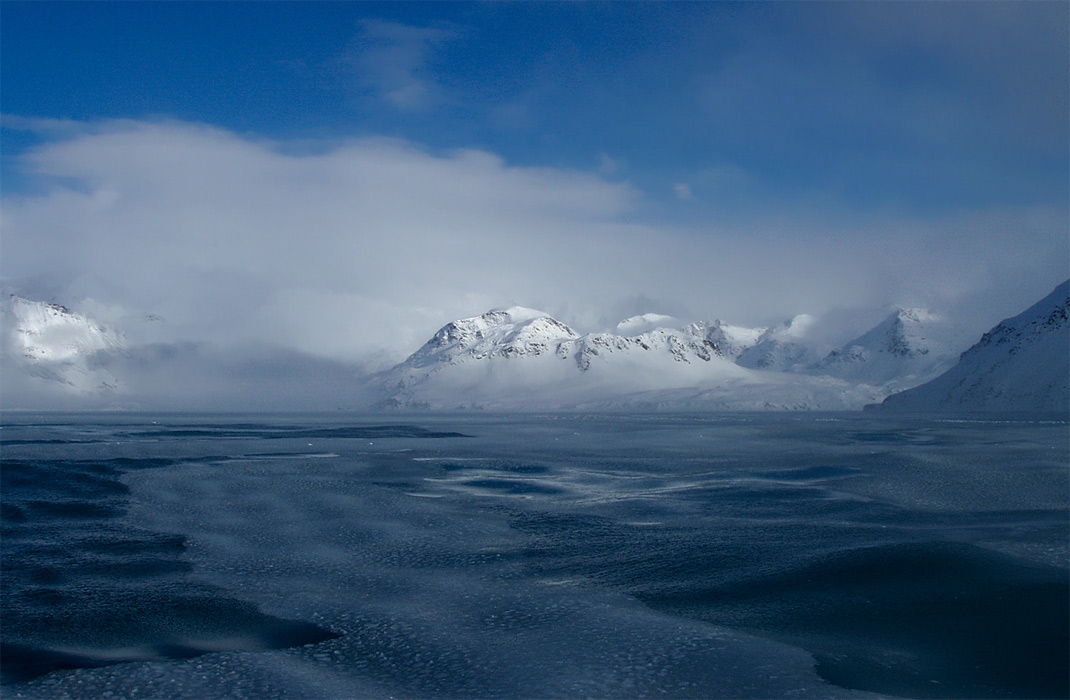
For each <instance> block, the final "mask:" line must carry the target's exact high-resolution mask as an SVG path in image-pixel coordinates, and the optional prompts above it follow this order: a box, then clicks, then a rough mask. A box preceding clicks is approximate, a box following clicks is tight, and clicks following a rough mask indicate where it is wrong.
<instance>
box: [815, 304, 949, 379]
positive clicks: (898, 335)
mask: <svg viewBox="0 0 1070 700" xmlns="http://www.w3.org/2000/svg"><path fill="white" fill-rule="evenodd" d="M946 326H947V324H946V323H945V321H944V319H943V318H942V317H940V316H938V315H937V314H935V313H933V312H932V311H929V310H927V309H896V310H895V311H894V312H893V313H892V314H891V315H890V316H888V318H886V319H885V320H884V321H882V322H881V323H880V324H878V325H877V326H876V327H874V328H872V329H871V330H869V331H868V332H866V333H864V334H863V335H861V336H859V337H857V338H855V339H854V340H851V341H850V342H847V343H845V344H843V345H842V346H840V347H839V348H836V349H835V350H833V351H832V352H830V353H829V354H828V355H826V356H825V357H824V358H823V359H822V360H821V361H819V362H817V363H815V364H814V365H812V366H811V367H810V368H809V371H811V372H813V373H816V374H825V375H829V376H833V377H839V378H840V379H846V380H848V381H851V382H856V383H859V382H861V383H866V384H872V385H875V386H887V387H888V388H889V389H893V390H894V389H903V388H906V387H910V386H916V385H918V384H920V383H921V382H924V381H927V380H928V379H932V378H933V377H935V376H936V375H938V374H940V373H941V372H943V371H944V370H946V369H948V367H950V366H951V365H952V364H953V361H954V360H953V354H951V353H950V352H949V351H948V349H947V345H946V334H947V328H946Z"/></svg>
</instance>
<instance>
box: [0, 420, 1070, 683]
mask: <svg viewBox="0 0 1070 700" xmlns="http://www.w3.org/2000/svg"><path fill="white" fill-rule="evenodd" d="M1068 438H1070V427H1068V424H1067V422H1066V420H1065V419H1063V420H1059V419H1053V418H1050V417H1043V416H1034V417H1022V416H1014V417H1003V418H1001V417H998V416H989V417H986V418H976V417H958V418H956V417H948V418H943V419H939V420H934V419H932V418H922V417H889V416H886V415H879V414H878V415H871V414H730V415H725V414H715V415H653V416H645V415H612V416H610V415H601V416H599V415H546V416H508V415H482V414H478V413H469V414H458V415H410V416H390V417H387V418H384V417H383V416H354V415H351V414H346V413H335V414H323V415H308V414H306V415H270V416H264V415H207V414H205V415H193V414H184V415H175V414H153V415H150V414H137V415H134V414H126V413H123V414H77V415H62V414H29V413H9V414H5V415H3V420H2V430H0V440H2V450H3V452H2V458H3V466H2V470H0V475H2V479H3V489H2V492H0V493H2V505H3V537H2V540H0V545H2V569H0V572H2V576H0V577H2V584H3V590H2V593H3V598H2V613H3V616H2V623H3V624H2V627H0V636H2V644H3V647H2V649H0V670H2V672H3V683H4V685H3V686H0V694H2V695H3V697H4V698H10V699H12V700H13V699H15V698H49V699H52V698H93V699H97V698H109V697H115V698H119V697H123V698H198V699H200V698H256V699H263V698H268V699H270V698H294V699H301V700H304V699H306V698H307V699H313V698H329V699H341V698H358V697H366V698H387V697H394V698H491V697H493V698H578V697H594V698H598V697H604V698H648V697H659V698H662V697H663V698H837V697H843V698H864V697H879V696H898V697H917V698H941V697H948V698H951V697H954V698H1038V697H1063V698H1065V697H1068V695H1070V689H1068V675H1070V669H1068V658H1070V649H1068V627H1070V612H1068V601H1070V587H1068V576H1070V559H1068V545H1070V524H1068V504H1070V496H1068V491H1070V453H1068V451H1070V440H1068Z"/></svg>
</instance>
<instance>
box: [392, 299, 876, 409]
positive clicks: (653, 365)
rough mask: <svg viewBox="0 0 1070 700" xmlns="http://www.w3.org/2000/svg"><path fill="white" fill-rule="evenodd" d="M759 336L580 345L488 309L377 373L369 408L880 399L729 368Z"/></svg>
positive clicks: (525, 318)
mask: <svg viewBox="0 0 1070 700" xmlns="http://www.w3.org/2000/svg"><path fill="white" fill-rule="evenodd" d="M649 320H650V319H649V318H646V319H643V322H646V321H649ZM657 320H660V318H659V319H655V321H657ZM630 321H631V320H630ZM809 321H810V317H805V318H802V317H800V318H798V319H796V323H795V324H792V325H789V326H788V327H787V330H786V331H784V332H783V333H782V334H781V335H780V336H775V338H776V337H792V336H793V334H794V335H800V334H801V327H802V326H804V325H806V324H807V323H809ZM635 323H638V321H636V322H635ZM634 326H635V324H634V323H632V324H629V326H626V327H634ZM765 333H766V331H765V330H764V329H750V328H742V327H738V326H731V325H728V324H725V323H723V322H721V321H715V322H712V323H709V322H702V323H694V324H691V325H688V326H686V327H684V328H680V329H675V330H674V329H669V328H660V327H659V328H654V329H651V330H648V331H646V332H643V333H640V334H638V335H632V336H624V335H615V334H612V333H591V334H587V335H582V336H581V335H579V334H578V333H576V332H575V331H574V330H572V329H571V328H569V327H568V326H566V325H564V324H563V323H560V322H559V321H556V320H555V319H553V318H551V317H550V316H548V315H547V314H544V313H542V312H537V311H532V310H530V309H520V310H516V309H507V310H504V311H491V312H488V313H486V314H483V315H482V316H477V317H473V318H467V319H461V320H458V321H454V322H452V323H449V324H447V325H446V326H444V327H443V328H442V329H441V330H439V331H438V333H436V334H435V336H434V337H433V338H432V339H431V340H429V341H428V342H427V343H426V344H425V345H424V346H423V347H422V348H420V349H419V350H418V351H416V352H415V353H413V355H412V356H410V357H409V358H408V359H407V360H406V361H405V362H403V363H402V364H400V365H398V366H397V367H395V368H394V369H392V370H390V371H388V372H385V373H382V374H381V375H380V376H379V378H378V381H379V383H380V385H381V387H382V390H383V400H382V401H381V402H380V403H379V406H380V407H382V408H428V409H435V410H446V409H456V408H484V409H495V410H547V409H570V408H571V409H584V410H586V409H598V408H602V409H614V410H616V409H621V410H623V409H630V408H637V407H641V408H660V409H665V410H673V409H675V410H685V409H719V410H762V409H824V408H829V409H831V408H834V409H850V408H860V407H861V406H862V405H864V404H866V403H872V402H873V401H877V400H880V398H882V397H883V396H884V395H885V394H883V393H881V391H880V390H879V389H875V388H873V387H870V386H862V387H858V386H854V385H852V384H850V383H848V382H845V381H842V380H839V379H835V378H830V377H810V376H806V375H802V374H799V375H787V374H784V373H781V372H770V371H761V370H754V369H749V368H746V367H742V366H740V365H739V364H737V363H736V362H735V361H734V360H735V359H736V358H737V357H739V356H740V355H741V354H742V353H744V352H745V351H746V350H747V349H748V348H751V347H753V346H754V344H755V343H756V342H757V341H758V340H759V338H761V337H762V336H763V335H765Z"/></svg>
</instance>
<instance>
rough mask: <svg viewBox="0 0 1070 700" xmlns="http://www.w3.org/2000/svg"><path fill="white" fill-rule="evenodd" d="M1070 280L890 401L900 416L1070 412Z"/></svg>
mask: <svg viewBox="0 0 1070 700" xmlns="http://www.w3.org/2000/svg"><path fill="white" fill-rule="evenodd" d="M1068 316H1070V280H1068V281H1066V282H1063V283H1062V284H1060V285H1059V286H1058V287H1056V288H1055V290H1054V291H1052V293H1051V294H1049V295H1048V296H1046V297H1044V298H1043V299H1041V300H1040V301H1039V302H1037V303H1036V304H1034V305H1033V306H1031V307H1029V308H1028V309H1026V310H1025V311H1023V312H1022V313H1020V314H1018V315H1017V316H1014V317H1013V318H1008V319H1006V320H1004V321H1002V322H1001V323H999V324H998V325H997V326H996V327H995V328H993V329H992V330H990V331H989V332H987V333H985V334H984V335H983V336H982V337H981V340H980V341H978V342H977V344H975V345H974V346H973V347H971V348H970V349H969V350H967V351H966V352H964V353H962V356H961V357H960V359H959V362H958V364H956V365H955V366H954V367H952V368H951V369H949V370H948V371H947V372H945V373H944V374H942V375H940V376H939V377H937V378H936V379H933V380H932V381H930V382H927V383H925V384H922V385H921V386H918V387H915V388H913V389H909V390H906V391H903V392H901V393H898V394H894V395H892V396H889V397H888V398H887V399H886V400H885V401H884V403H883V404H882V408H885V409H890V410H901V411H944V410H957V411H1068V410H1070V324H1068V321H1067V318H1068Z"/></svg>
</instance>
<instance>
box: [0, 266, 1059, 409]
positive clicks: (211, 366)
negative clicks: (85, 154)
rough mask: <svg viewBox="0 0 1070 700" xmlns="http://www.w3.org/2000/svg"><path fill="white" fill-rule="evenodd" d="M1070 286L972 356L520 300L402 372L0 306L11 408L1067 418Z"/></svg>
mask: <svg viewBox="0 0 1070 700" xmlns="http://www.w3.org/2000/svg"><path fill="white" fill-rule="evenodd" d="M1065 288H1066V284H1065V283H1064V284H1063V285H1060V287H1059V288H1057V289H1056V290H1055V292H1053V293H1052V294H1051V295H1049V296H1048V297H1047V298H1045V300H1043V301H1042V302H1039V303H1038V304H1037V305H1035V306H1034V307H1031V309H1030V310H1028V311H1027V312H1023V314H1020V315H1019V316H1016V317H1014V318H1012V319H1008V320H1006V321H1004V322H1003V323H1001V324H1000V325H998V326H997V327H996V328H994V329H993V330H992V331H990V332H989V333H988V334H986V335H985V337H984V338H983V339H982V341H981V343H978V344H977V345H976V346H975V347H974V348H971V349H970V350H969V351H968V352H966V353H964V354H963V356H962V359H961V361H960V362H959V364H958V365H955V362H956V357H957V353H958V352H960V351H961V350H962V349H963V348H965V347H967V346H968V345H969V342H970V339H969V338H968V337H966V336H964V334H963V331H962V328H961V326H960V325H957V324H955V323H954V322H953V321H952V320H951V319H949V318H948V317H947V316H946V315H942V314H939V313H936V312H933V311H930V310H927V309H921V308H896V309H894V310H892V311H891V312H890V313H888V314H887V315H886V316H885V317H884V319H883V320H881V321H880V322H878V323H876V324H875V325H873V326H870V327H868V328H866V327H862V328H856V330H855V332H854V333H853V334H851V335H847V337H849V338H850V339H849V340H846V341H844V340H842V338H843V337H844V336H845V334H847V333H848V329H849V328H850V327H851V326H852V323H851V322H845V320H844V319H845V318H846V319H853V325H855V326H857V324H858V323H859V322H860V321H859V319H863V318H868V317H872V314H871V313H867V314H861V313H859V314H854V315H852V314H847V315H843V317H841V318H835V317H833V318H821V317H816V316H813V315H809V314H801V315H796V316H794V317H792V318H790V319H788V320H786V321H784V322H782V323H779V324H774V325H772V326H769V327H757V328H749V327H745V326H737V325H733V324H730V323H726V322H725V321H722V320H715V321H694V322H690V323H688V322H686V321H685V320H683V319H680V318H678V317H675V316H670V315H667V314H659V313H657V312H654V311H650V312H646V313H644V314H639V315H635V316H632V317H629V318H627V319H624V320H623V321H621V322H619V323H618V324H616V326H615V331H616V332H587V333H583V332H580V331H578V330H576V329H574V328H572V327H571V326H569V325H568V324H566V323H564V322H562V321H560V320H558V319H556V318H554V317H553V316H551V315H550V314H548V313H546V312H544V311H539V310H536V309H531V308H526V307H521V306H513V307H507V308H502V309H496V310H492V311H488V312H486V313H484V314H481V315H479V316H473V317H469V318H463V319H458V320H456V321H452V322H450V323H447V324H446V325H445V326H443V327H442V328H441V329H440V330H439V331H438V332H436V333H435V334H434V335H433V336H432V337H431V338H430V339H429V340H427V342H425V343H424V344H423V346H422V347H420V348H418V349H417V350H416V351H415V352H413V353H412V354H411V355H409V356H408V358H406V359H404V360H403V361H402V362H400V363H397V364H392V363H390V362H389V359H388V358H389V357H390V353H389V351H387V350H386V349H385V348H384V349H383V351H382V352H381V353H380V354H379V355H377V356H376V355H369V356H368V357H367V359H366V360H364V361H361V362H356V361H352V362H343V361H337V360H331V359H326V358H321V357H316V356H315V355H311V354H308V353H302V352H298V351H294V350H291V349H287V348H285V347H280V346H273V345H270V344H250V343H245V344H240V343H231V344H225V343H216V344H213V343H207V342H196V341H168V342H163V341H159V340H153V339H152V336H151V333H148V332H147V331H146V324H149V325H164V324H166V319H162V318H151V319H149V320H147V317H146V316H144V315H138V314H132V315H127V316H126V317H124V318H120V319H117V320H114V321H112V322H110V323H103V322H100V321H98V320H96V319H95V318H94V317H93V316H92V315H90V314H89V313H87V312H85V311H77V310H75V309H73V308H72V307H68V306H63V305H60V304H56V303H53V302H46V301H33V300H30V299H26V298H23V297H20V296H17V295H10V296H9V297H8V298H7V299H6V300H5V302H4V304H3V307H2V309H0V311H2V320H3V324H2V328H3V335H2V340H3V346H2V349H3V355H2V360H3V364H4V376H3V399H4V406H5V407H6V408H50V407H51V408H92V407H96V408H100V407H107V408H119V409H136V408H159V407H163V408H175V409H218V410H224V409H241V408H249V407H254V408H259V409H275V410H311V409H338V408H341V409H351V410H368V409H372V410H399V409H400V410H410V409H417V410H454V409H488V410H510V411H517V410H519V411H526V410H532V411H542V410H632V409H640V410H844V409H847V410H854V409H860V408H862V407H864V406H866V405H869V404H875V403H878V402H880V401H882V400H884V399H886V398H888V397H891V398H889V400H888V401H887V402H886V403H885V405H886V406H888V407H891V408H902V409H904V410H915V411H918V410H936V409H940V408H963V409H966V410H1001V409H1012V410H1026V409H1029V408H1045V409H1052V408H1054V409H1055V410H1058V409H1059V406H1063V405H1065V404H1066V403H1067V399H1066V394H1067V392H1066V376H1065V375H1066V374H1067V372H1062V369H1064V368H1066V366H1067V359H1066V354H1067V345H1068V338H1067V329H1066V324H1065V315H1066V303H1067V298H1066V294H1065ZM1060 290H1062V291H1060ZM1060 294H1061V295H1062V296H1060ZM82 307H83V308H89V309H91V308H95V307H94V305H93V304H92V303H91V302H90V301H86V302H84V303H83V304H82ZM1060 314H1061V315H1060ZM127 328H129V329H130V334H128V333H127V332H125V329H127ZM375 333H377V334H379V335H384V334H386V333H387V330H385V329H377V330H376V331H375ZM953 365H955V366H954V367H953V368H952V366H953ZM949 368H952V369H951V370H950V371H948V370H949ZM944 372H947V374H944V375H943V376H940V378H939V379H937V380H935V381H933V382H930V384H926V385H925V386H922V387H919V388H918V389H915V390H914V391H904V389H911V388H913V387H918V385H922V384H924V383H925V382H929V380H933V379H934V378H936V377H938V376H939V375H941V374H942V373H944ZM967 375H968V376H967ZM900 392H901V393H900Z"/></svg>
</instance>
